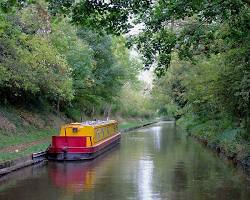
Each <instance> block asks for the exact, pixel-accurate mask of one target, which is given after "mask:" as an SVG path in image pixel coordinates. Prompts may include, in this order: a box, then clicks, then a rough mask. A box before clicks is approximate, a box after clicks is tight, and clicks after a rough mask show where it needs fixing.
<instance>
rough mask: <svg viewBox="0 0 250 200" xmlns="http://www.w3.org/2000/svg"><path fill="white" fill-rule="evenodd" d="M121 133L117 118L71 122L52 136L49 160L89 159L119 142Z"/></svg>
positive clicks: (48, 151)
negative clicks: (56, 134)
mask: <svg viewBox="0 0 250 200" xmlns="http://www.w3.org/2000/svg"><path fill="white" fill-rule="evenodd" d="M120 138H121V134H120V133H119V131H118V123H117V121H115V120H107V121H101V120H95V121H86V122H82V123H70V124H66V125H64V126H62V127H61V130H60V134H59V136H52V142H51V145H50V146H49V147H48V150H47V158H48V159H49V160H59V161H64V160H71V161H72V160H88V159H93V158H95V157H97V156H98V155H100V154H102V153H104V152H105V151H107V150H109V149H111V148H112V147H114V146H115V145H117V144H119V142H120Z"/></svg>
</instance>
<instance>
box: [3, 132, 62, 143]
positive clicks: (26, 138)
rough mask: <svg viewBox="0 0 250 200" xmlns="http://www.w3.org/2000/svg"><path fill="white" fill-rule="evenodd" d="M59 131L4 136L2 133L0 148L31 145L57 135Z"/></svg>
mask: <svg viewBox="0 0 250 200" xmlns="http://www.w3.org/2000/svg"><path fill="white" fill-rule="evenodd" d="M57 132H58V130H56V129H52V130H36V131H35V130H33V131H32V132H29V133H27V134H16V135H13V134H12V135H4V134H1V133H0V141H1V142H0V148H4V147H8V146H11V145H17V144H23V143H29V142H33V141H37V140H42V139H45V138H49V137H51V135H56V134H57Z"/></svg>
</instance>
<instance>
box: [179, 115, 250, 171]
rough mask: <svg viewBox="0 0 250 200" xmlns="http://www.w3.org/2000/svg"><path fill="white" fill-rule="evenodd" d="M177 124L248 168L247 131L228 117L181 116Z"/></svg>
mask: <svg viewBox="0 0 250 200" xmlns="http://www.w3.org/2000/svg"><path fill="white" fill-rule="evenodd" d="M177 124H179V125H181V126H182V127H183V128H185V129H186V130H187V132H188V134H189V135H190V136H192V137H194V138H196V139H197V140H199V141H201V142H202V143H204V144H205V145H207V146H208V147H209V148H211V149H212V150H215V151H216V152H217V153H219V154H220V155H222V156H223V157H226V158H227V159H229V160H232V161H233V163H234V164H236V165H241V166H242V167H243V168H245V169H249V168H250V159H249V158H250V142H249V140H247V138H246V137H248V136H247V133H246V131H245V130H244V129H242V128H240V127H236V126H235V125H234V124H233V123H232V122H231V121H230V120H229V119H226V118H217V119H211V120H201V119H195V118H192V117H183V118H181V119H180V120H179V121H178V122H177Z"/></svg>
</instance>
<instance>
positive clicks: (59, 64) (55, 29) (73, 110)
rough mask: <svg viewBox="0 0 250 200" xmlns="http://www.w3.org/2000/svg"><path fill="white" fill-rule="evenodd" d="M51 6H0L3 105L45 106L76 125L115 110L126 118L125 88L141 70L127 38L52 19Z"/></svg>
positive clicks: (35, 3) (10, 3) (12, 3)
mask: <svg viewBox="0 0 250 200" xmlns="http://www.w3.org/2000/svg"><path fill="white" fill-rule="evenodd" d="M59 2H60V1H58V2H57V3H59ZM65 2H66V1H65ZM65 2H64V3H65ZM61 3H62V2H61ZM49 6H51V4H47V3H46V2H45V1H43V0H41V1H3V2H1V10H0V18H1V20H0V95H1V103H5V104H6V103H10V104H15V105H26V106H27V105H29V106H32V105H33V106H37V105H38V104H40V105H41V104H43V105H44V106H45V105H46V106H51V107H52V108H54V109H57V111H64V112H66V114H67V115H68V116H69V117H71V118H74V119H75V120H79V119H80V116H82V115H89V116H92V117H94V116H96V115H103V114H104V115H109V114H110V112H111V110H114V111H115V112H119V113H120V114H121V115H123V112H122V110H123V108H124V107H123V106H125V107H126V109H130V108H128V107H129V106H130V105H132V103H131V102H132V101H133V100H132V99H131V100H130V99H128V100H127V102H128V105H123V104H122V101H121V100H120V99H121V98H124V95H125V94H124V92H125V91H127V90H126V89H125V88H126V87H124V85H125V84H129V83H131V84H133V82H135V81H136V80H137V75H138V73H139V70H140V69H141V68H142V66H141V64H139V63H138V62H137V61H136V59H135V58H132V57H131V56H130V54H129V51H128V49H127V47H126V46H125V43H126V40H125V38H124V37H123V36H119V37H118V36H112V35H109V34H107V33H106V32H105V31H95V30H93V29H90V28H89V26H87V25H85V26H76V25H73V24H71V23H70V20H69V19H68V18H67V17H64V16H61V15H60V16H57V17H52V15H51V14H50V13H49V12H48V7H49ZM52 14H53V12H52ZM134 92H135V93H137V92H138V91H135V90H134ZM125 96H126V95H125ZM139 96H140V95H139ZM139 96H138V99H140V97H139ZM141 96H143V95H141ZM142 98H143V97H142ZM142 103H143V102H141V107H143V105H142ZM124 109H125V108H124ZM130 110H133V109H130ZM137 114H138V115H144V113H143V112H141V113H139V111H138V112H137ZM127 115H128V116H129V115H130V114H129V113H128V112H126V116H127ZM132 115H133V116H135V115H134V114H132Z"/></svg>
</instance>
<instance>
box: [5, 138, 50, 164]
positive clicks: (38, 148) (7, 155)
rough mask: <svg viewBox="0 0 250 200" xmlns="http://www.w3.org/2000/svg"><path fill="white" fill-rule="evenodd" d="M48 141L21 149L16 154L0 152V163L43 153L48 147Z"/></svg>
mask: <svg viewBox="0 0 250 200" xmlns="http://www.w3.org/2000/svg"><path fill="white" fill-rule="evenodd" d="M49 144H50V141H46V142H43V143H41V144H36V145H33V146H31V147H28V148H26V149H23V150H21V151H18V152H1V154H0V162H3V161H7V160H13V159H16V158H19V157H22V156H26V155H30V154H32V153H34V152H39V151H44V150H46V149H47V147H48V146H49Z"/></svg>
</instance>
